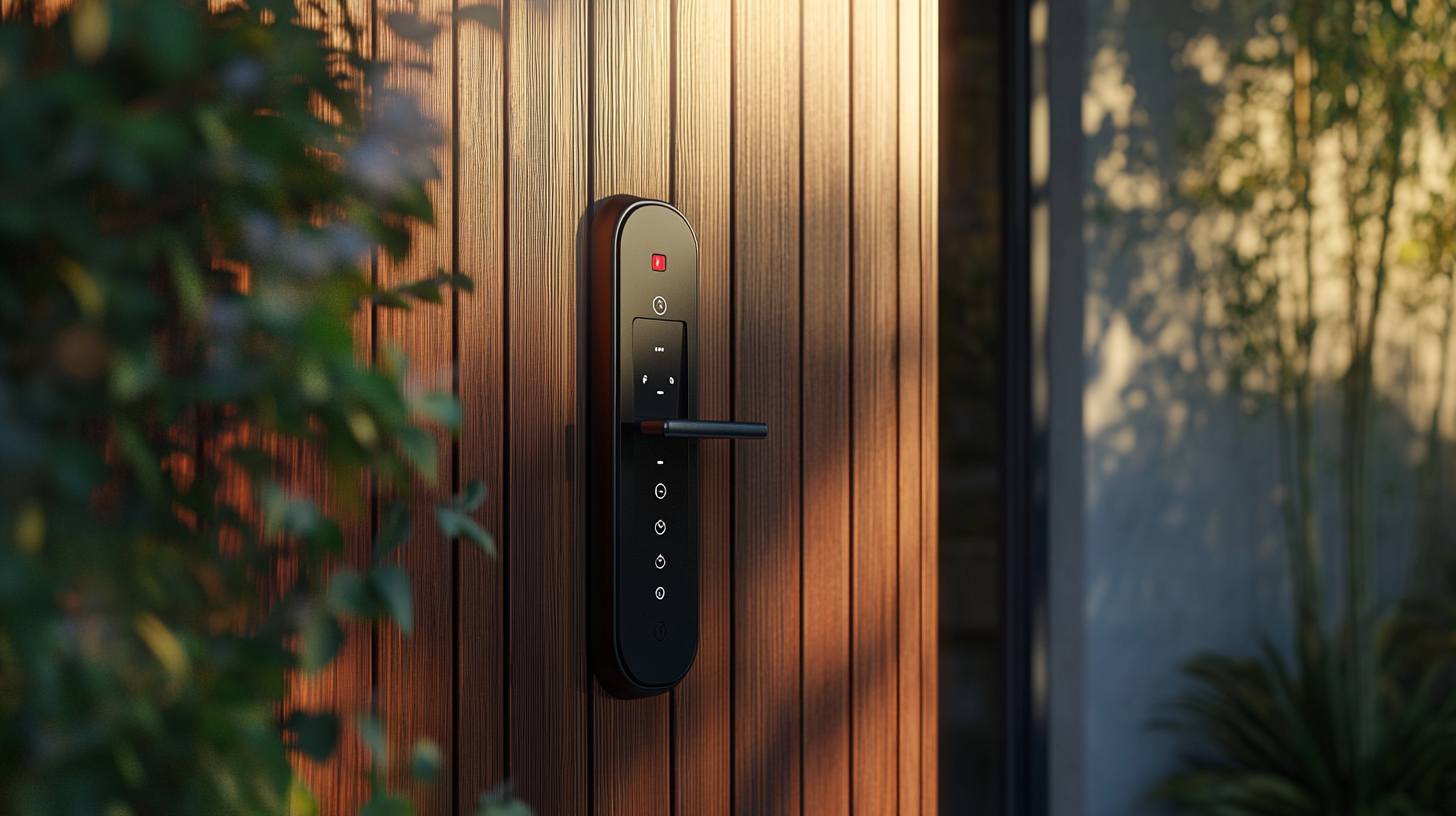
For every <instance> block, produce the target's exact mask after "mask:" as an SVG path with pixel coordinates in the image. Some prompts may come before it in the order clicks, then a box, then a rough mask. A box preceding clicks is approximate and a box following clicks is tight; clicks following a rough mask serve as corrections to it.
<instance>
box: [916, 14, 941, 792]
mask: <svg viewBox="0 0 1456 816" xmlns="http://www.w3.org/2000/svg"><path fill="white" fill-rule="evenodd" d="M939 21H940V4H939V0H921V2H920V32H921V33H920V65H919V74H920V87H919V92H920V134H919V140H920V190H919V194H920V235H919V240H918V243H919V246H920V280H921V284H920V286H921V288H920V302H921V304H922V305H921V310H920V348H921V353H922V354H923V355H924V356H923V359H922V361H921V370H922V371H923V372H924V376H923V377H922V378H921V381H920V393H921V395H922V396H921V403H920V450H921V460H920V468H921V482H920V490H921V494H920V507H921V518H922V519H923V521H922V524H923V525H924V526H923V533H922V534H923V541H924V550H923V555H922V560H921V567H920V633H921V634H920V644H921V646H920V648H921V660H920V689H921V691H920V711H921V723H922V725H921V729H920V745H921V749H920V797H921V803H922V805H921V807H922V812H924V813H939V812H940V774H939V770H940V684H939V678H940V601H939V595H940V564H939V553H940V512H939V500H940V485H939V482H940V415H939V409H940V374H939V372H940V359H939V351H938V350H939V348H940V340H939V316H940V306H939V297H938V292H939V285H940V284H939V279H940V256H939V244H938V238H937V236H939V234H940V226H939V213H940V164H939V158H938V156H937V152H936V151H937V148H936V145H937V144H938V137H939V133H940V122H939V120H938V117H939V114H938V107H939V102H938V100H939V98H940V96H939V89H938V86H937V78H938V77H939V75H940V56H939V55H940V48H939V46H940V26H939Z"/></svg>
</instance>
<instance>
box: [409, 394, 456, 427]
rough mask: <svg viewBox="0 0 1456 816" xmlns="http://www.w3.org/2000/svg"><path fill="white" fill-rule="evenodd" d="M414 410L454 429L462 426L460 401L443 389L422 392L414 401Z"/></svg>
mask: <svg viewBox="0 0 1456 816" xmlns="http://www.w3.org/2000/svg"><path fill="white" fill-rule="evenodd" d="M413 407H414V410H416V411H418V412H419V413H420V414H421V415H423V416H425V417H427V418H429V419H432V420H434V421H435V422H438V423H440V424H441V425H443V426H445V427H446V428H449V429H450V430H452V431H455V430H459V428H460V401H459V400H457V399H455V395H453V394H449V393H446V392H443V391H431V392H428V393H425V394H421V395H420V396H419V397H418V398H417V399H416V400H415V401H414V405H413Z"/></svg>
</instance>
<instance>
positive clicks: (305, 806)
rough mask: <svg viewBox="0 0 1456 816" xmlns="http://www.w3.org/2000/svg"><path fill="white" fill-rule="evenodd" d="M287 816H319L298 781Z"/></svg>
mask: <svg viewBox="0 0 1456 816" xmlns="http://www.w3.org/2000/svg"><path fill="white" fill-rule="evenodd" d="M108 816H111V815H110V814H108ZM288 816H319V806H318V801H317V800H315V799H314V798H313V792H312V791H310V790H309V789H308V787H307V786H306V785H304V784H303V782H302V781H301V780H298V779H294V780H293V781H292V782H290V783H289V785H288Z"/></svg>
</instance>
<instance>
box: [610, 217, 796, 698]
mask: <svg viewBox="0 0 1456 816" xmlns="http://www.w3.org/2000/svg"><path fill="white" fill-rule="evenodd" d="M589 292H590V303H589V305H588V309H587V310H588V321H587V322H588V327H587V340H588V348H589V351H588V361H587V364H588V369H589V374H588V381H589V383H588V394H589V399H588V422H587V435H588V440H587V450H588V465H587V471H588V473H589V475H590V479H591V481H590V485H589V488H588V492H589V497H588V501H589V505H590V518H591V523H590V531H591V532H590V539H589V547H590V550H591V559H590V561H591V571H592V577H591V580H590V582H589V583H590V591H591V596H592V597H591V604H590V607H591V627H590V628H591V651H592V666H593V669H594V670H595V672H596V675H597V678H598V679H599V680H600V681H601V684H602V686H603V687H604V688H605V689H606V690H607V691H609V692H611V693H612V694H614V695H616V696H618V697H647V696H650V695H653V694H660V693H662V692H664V691H667V690H668V689H670V688H672V687H673V686H675V685H677V683H678V681H679V680H681V679H682V678H683V676H684V675H686V674H687V672H688V669H689V668H691V667H692V665H693V658H694V656H696V654H697V651H698V440H699V439H704V438H729V439H762V438H764V437H765V436H767V435H768V426H767V425H763V424H761V423H754V422H710V421H705V420H701V419H698V418H697V417H698V239H697V236H696V235H694V234H693V229H692V227H691V226H689V225H688V222H687V219H686V218H684V217H683V215H682V213H680V212H678V211H677V210H676V209H674V208H673V207H672V206H670V205H668V204H665V203H663V202H661V201H652V200H649V199H642V198H637V197H635V196H625V195H619V196H613V197H611V198H608V199H605V200H604V201H602V202H600V203H599V204H598V206H597V209H596V213H595V214H594V216H593V217H592V221H591V281H590V286H589Z"/></svg>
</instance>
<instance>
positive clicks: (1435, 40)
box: [1155, 0, 1456, 814]
mask: <svg viewBox="0 0 1456 816" xmlns="http://www.w3.org/2000/svg"><path fill="white" fill-rule="evenodd" d="M1230 13H1231V14H1232V17H1233V19H1235V20H1237V22H1238V23H1239V24H1240V25H1241V27H1242V30H1241V32H1240V36H1239V37H1238V38H1236V39H1235V40H1233V41H1232V42H1228V43H1224V42H1219V41H1217V38H1216V37H1214V36H1213V35H1208V34H1203V35H1201V36H1198V37H1194V38H1192V39H1190V40H1188V43H1187V48H1186V49H1185V53H1184V55H1183V57H1182V59H1183V61H1184V63H1185V65H1186V67H1191V68H1195V69H1198V70H1199V72H1200V75H1201V76H1202V77H1203V78H1204V80H1205V81H1206V82H1208V83H1209V84H1210V85H1212V86H1214V88H1215V89H1216V91H1217V92H1218V93H1219V94H1220V98H1219V99H1218V101H1217V102H1216V105H1215V108H1214V110H1213V112H1212V113H1213V115H1212V117H1211V119H1210V121H1209V124H1210V127H1209V128H1208V131H1207V133H1206V134H1204V136H1203V137H1202V138H1201V139H1198V140H1196V141H1197V146H1196V149H1195V156H1194V157H1193V161H1192V162H1190V164H1189V167H1188V169H1187V173H1186V174H1185V175H1184V176H1183V179H1182V185H1183V193H1184V195H1185V196H1186V197H1187V198H1188V200H1189V201H1190V202H1191V203H1192V205H1193V206H1194V208H1195V209H1196V210H1197V214H1196V215H1195V216H1194V228H1195V230H1203V231H1204V234H1205V237H1211V238H1213V239H1214V240H1212V241H1209V242H1208V246H1210V247H1213V250H1212V252H1211V253H1210V254H1211V255H1212V256H1213V257H1207V258H1204V259H1203V266H1204V268H1205V271H1206V272H1207V274H1206V275H1205V277H1204V279H1203V282H1204V284H1205V285H1206V287H1207V289H1208V291H1209V292H1210V293H1211V294H1212V295H1214V300H1215V301H1216V302H1217V304H1218V307H1217V311H1218V313H1219V320H1220V321H1221V326H1220V328H1221V329H1222V340H1223V342H1224V346H1225V352H1226V353H1227V356H1228V359H1229V361H1230V367H1229V370H1230V374H1231V375H1232V377H1231V379H1232V380H1233V382H1234V384H1235V385H1236V387H1238V388H1239V389H1241V391H1242V392H1243V393H1244V395H1245V396H1251V397H1255V398H1256V399H1257V400H1258V401H1259V402H1261V403H1262V404H1264V405H1267V406H1269V407H1272V408H1273V410H1274V411H1275V413H1276V416H1277V419H1278V423H1279V426H1278V427H1279V439H1280V444H1279V450H1278V455H1279V464H1280V472H1281V476H1282V482H1283V486H1284V488H1285V491H1284V494H1285V498H1284V500H1283V506H1282V509H1283V511H1284V519H1283V521H1284V529H1285V534H1286V536H1285V537H1286V553H1287V556H1288V568H1289V575H1290V579H1291V580H1290V583H1291V586H1292V589H1293V601H1294V604H1293V607H1294V608H1293V610H1292V611H1293V619H1294V626H1293V633H1292V635H1293V636H1292V638H1290V640H1291V643H1292V646H1293V658H1292V664H1291V663H1286V661H1285V659H1284V658H1283V657H1282V656H1281V655H1280V653H1279V652H1278V651H1276V650H1275V649H1274V648H1272V647H1268V646H1266V647H1265V649H1264V652H1263V654H1262V655H1261V656H1260V657H1259V658H1258V659H1253V660H1236V659H1232V658H1228V657H1220V656H1208V655H1205V656H1202V657H1199V658H1197V659H1196V660H1194V661H1193V662H1192V663H1191V664H1190V665H1189V666H1188V667H1187V674H1188V675H1189V677H1190V678H1191V680H1192V681H1193V684H1194V689H1193V690H1192V691H1190V692H1189V693H1188V694H1186V695H1185V696H1184V697H1183V698H1182V699H1181V702H1180V703H1179V706H1178V708H1179V711H1181V716H1180V717H1178V718H1175V719H1174V720H1173V721H1172V723H1171V724H1172V725H1173V726H1174V727H1175V728H1178V729H1179V730H1180V731H1181V732H1183V733H1185V734H1187V735H1188V737H1189V739H1190V741H1191V742H1192V743H1193V744H1194V745H1195V746H1197V749H1196V750H1195V751H1193V752H1191V753H1190V754H1189V755H1188V756H1187V757H1185V761H1184V763H1183V768H1182V770H1180V771H1179V772H1177V773H1176V774H1174V775H1173V776H1172V777H1170V778H1169V779H1168V780H1167V781H1166V782H1165V783H1164V784H1163V785H1161V786H1159V787H1158V788H1157V789H1156V791H1155V795H1157V796H1159V797H1162V798H1166V799H1168V800H1170V801H1172V802H1174V803H1175V804H1177V805H1179V806H1180V807H1181V808H1182V809H1184V810H1186V811H1188V812H1193V813H1204V814H1304V813H1308V814H1316V813H1318V814H1356V813H1359V814H1405V813H1450V812H1456V747H1453V746H1456V742H1453V740H1452V737H1453V736H1456V702H1453V695H1452V694H1451V691H1452V688H1453V683H1456V677H1453V675H1452V669H1451V666H1452V658H1453V656H1456V650H1453V649H1452V646H1453V644H1456V639H1453V634H1456V615H1453V614H1452V612H1451V610H1452V605H1451V603H1450V601H1449V600H1442V599H1441V593H1440V592H1437V591H1436V587H1434V586H1433V585H1432V583H1431V581H1430V576H1432V575H1435V574H1437V573H1438V572H1439V570H1437V569H1436V568H1435V566H1436V562H1437V561H1438V559H1437V557H1436V532H1437V528H1438V525H1437V524H1436V523H1435V519H1436V517H1437V508H1438V505H1439V502H1440V501H1441V497H1440V490H1439V476H1440V464H1441V461H1442V457H1443V455H1444V442H1443V439H1442V436H1441V433H1440V425H1439V423H1440V417H1441V413H1442V410H1443V408H1442V406H1443V404H1444V403H1443V401H1442V397H1441V396H1439V395H1444V392H1445V391H1446V388H1447V374H1446V370H1447V360H1448V351H1447V348H1448V346H1449V342H1450V339H1451V333H1452V326H1453V315H1456V276H1453V268H1456V267H1453V264H1456V256H1453V255H1452V253H1450V252H1449V243H1450V237H1451V236H1452V235H1453V228H1456V208H1453V206H1452V201H1451V199H1450V195H1449V192H1448V191H1449V188H1450V184H1451V182H1452V180H1456V164H1453V162H1451V161H1450V160H1449V159H1448V158H1445V157H1447V156H1449V155H1451V153H1450V150H1451V148H1452V147H1453V146H1456V133H1453V131H1452V129H1451V116H1450V115H1451V113H1452V112H1453V110H1456V107H1453V106H1456V97H1452V95H1451V94H1450V93H1449V92H1448V90H1447V89H1449V88H1450V87H1451V85H1452V83H1453V80H1456V75H1453V73H1452V70H1453V66H1456V11H1453V8H1452V6H1451V4H1450V3H1447V2H1425V1H1424V0H1406V1H1405V2H1389V0H1249V2H1238V3H1234V4H1232V6H1231V12H1230ZM1402 200H1404V201H1405V202H1407V203H1406V205H1405V206H1398V205H1399V204H1400V202H1401V201H1402ZM1218 224H1222V226H1217V225H1218ZM1402 301H1403V302H1404V303H1405V305H1406V309H1407V311H1406V317H1407V318H1408V320H1410V322H1411V323H1413V324H1414V325H1415V326H1417V327H1419V328H1418V329H1417V330H1416V331H1417V332H1421V331H1424V332H1426V334H1427V335H1428V336H1429V337H1430V338H1434V339H1435V340H1436V342H1437V343H1438V348H1437V349H1436V354H1435V355H1434V356H1435V357H1436V358H1437V359H1438V360H1439V363H1438V365H1436V366H1435V369H1434V371H1433V379H1434V386H1435V388H1434V391H1435V393H1436V394H1437V395H1438V396H1437V397H1436V398H1435V399H1434V400H1433V405H1432V407H1431V410H1430V414H1429V416H1430V425H1429V428H1428V429H1427V433H1426V440H1425V441H1426V445H1425V451H1424V454H1425V455H1424V461H1423V462H1422V464H1421V465H1420V474H1419V478H1420V481H1421V483H1422V484H1421V489H1420V490H1419V491H1418V493H1419V495H1418V496H1416V503H1417V505H1418V507H1417V516H1418V517H1419V519H1420V521H1419V523H1418V525H1417V530H1416V540H1415V541H1414V542H1413V544H1414V546H1413V548H1412V549H1413V551H1414V552H1415V554H1416V558H1415V559H1413V560H1414V562H1415V563H1416V565H1417V567H1416V569H1415V570H1414V571H1413V573H1412V576H1411V581H1410V589H1411V593H1412V594H1411V597H1410V598H1409V599H1408V600H1406V601H1405V602H1403V603H1401V604H1399V605H1397V607H1396V608H1395V609H1394V610H1381V609H1380V608H1379V604H1378V599H1377V592H1376V588H1377V586H1378V580H1377V578H1378V576H1377V559H1376V557H1375V556H1376V550H1377V542H1378V541H1380V540H1381V537H1380V535H1379V533H1378V532H1377V528H1376V523H1375V521H1376V509H1377V506H1378V503H1377V502H1376V501H1375V498H1374V489H1373V487H1372V482H1373V470H1374V469H1373V466H1372V465H1373V460H1374V458H1375V455H1376V447H1377V446H1376V443H1375V440H1376V431H1375V429H1376V417H1377V408H1378V405H1379V396H1380V395H1379V393H1378V391H1379V389H1378V388H1377V385H1378V382H1377V378H1376V371H1377V361H1380V360H1382V359H1387V360H1389V359H1391V358H1393V357H1394V356H1396V355H1395V354H1393V353H1391V351H1390V349H1389V348H1385V349H1382V348H1381V346H1380V344H1381V342H1382V341H1383V339H1384V338H1386V337H1387V332H1388V331H1389V329H1388V326H1389V324H1390V316H1389V315H1390V312H1391V309H1392V308H1394V307H1395V306H1397V305H1399V304H1400V303H1401V302H1402ZM1430 324H1434V328H1433V329H1431V328H1427V327H1428V326H1430ZM1384 342H1387V343H1388V342H1389V341H1388V339H1384ZM1406 353H1410V351H1407V352H1406ZM1382 355H1384V357H1382ZM1327 383H1328V384H1327ZM1329 385H1333V386H1334V388H1333V389H1329V390H1331V391H1333V394H1332V395H1333V396H1335V397H1337V398H1338V412H1337V416H1338V437H1337V444H1335V445H1333V446H1325V444H1324V440H1323V439H1322V438H1321V436H1320V433H1319V430H1320V429H1319V427H1318V423H1317V421H1316V420H1317V415H1318V413H1319V412H1318V411H1317V410H1316V407H1317V405H1318V403H1319V402H1320V399H1321V396H1322V394H1323V393H1324V392H1325V390H1326V389H1327V388H1328V386H1329ZM1321 447H1328V448H1332V449H1333V455H1332V456H1331V457H1330V459H1331V461H1333V462H1334V463H1335V468H1336V470H1337V474H1336V475H1337V476H1338V504H1337V505H1336V506H1335V508H1334V509H1336V510H1338V513H1337V517H1338V518H1339V524H1338V526H1337V528H1336V530H1335V531H1333V534H1332V532H1331V531H1328V530H1326V531H1321V530H1320V527H1319V523H1318V522H1319V519H1320V518H1321V516H1322V513H1321V507H1322V505H1321V500H1320V499H1321V497H1319V496H1317V495H1316V485H1317V483H1318V481H1319V474H1318V473H1317V471H1316V466H1315V462H1316V450H1318V449H1320V448H1321ZM1331 556H1333V558H1332V557H1331ZM1330 562H1334V563H1337V564H1338V565H1339V568H1340V577H1341V578H1342V580H1341V581H1340V585H1339V586H1337V587H1334V591H1330V590H1331V588H1330V587H1327V586H1326V577H1327V575H1328V574H1329V572H1328V568H1327V566H1326V565H1327V564H1328V563H1330ZM1336 609H1338V610H1339V619H1338V623H1337V624H1334V625H1332V624H1331V622H1330V621H1329V620H1328V619H1329V617H1330V614H1331V612H1332V611H1334V610H1336Z"/></svg>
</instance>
